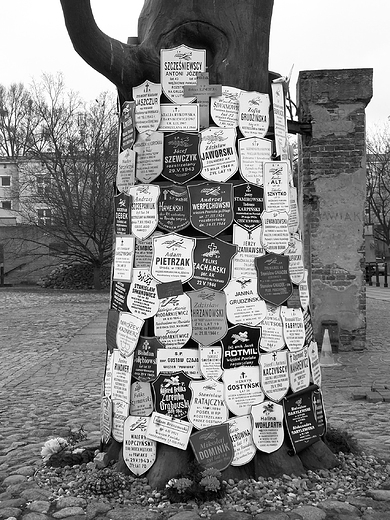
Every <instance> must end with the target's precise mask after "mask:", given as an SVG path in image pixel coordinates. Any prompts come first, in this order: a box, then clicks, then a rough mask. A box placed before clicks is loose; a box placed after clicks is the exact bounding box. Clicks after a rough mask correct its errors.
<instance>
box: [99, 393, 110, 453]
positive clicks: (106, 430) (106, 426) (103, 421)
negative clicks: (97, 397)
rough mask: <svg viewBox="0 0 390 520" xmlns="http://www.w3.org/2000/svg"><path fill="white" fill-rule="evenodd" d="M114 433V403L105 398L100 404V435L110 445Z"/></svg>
mask: <svg viewBox="0 0 390 520" xmlns="http://www.w3.org/2000/svg"><path fill="white" fill-rule="evenodd" d="M111 431H112V401H111V399H110V398H109V397H108V396H104V397H102V399H101V402H100V434H101V437H102V440H103V442H104V443H106V444H107V443H108V442H109V441H110V438H111Z"/></svg>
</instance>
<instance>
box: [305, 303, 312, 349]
mask: <svg viewBox="0 0 390 520" xmlns="http://www.w3.org/2000/svg"><path fill="white" fill-rule="evenodd" d="M303 324H304V326H305V345H310V342H311V341H313V339H314V335H313V324H312V321H311V313H310V309H309V308H307V309H306V310H304V311H303Z"/></svg>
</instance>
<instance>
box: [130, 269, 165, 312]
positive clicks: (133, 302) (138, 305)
mask: <svg viewBox="0 0 390 520" xmlns="http://www.w3.org/2000/svg"><path fill="white" fill-rule="evenodd" d="M156 285H157V282H156V280H155V279H154V278H153V276H152V275H151V274H150V273H149V271H146V270H144V269H133V279H132V281H131V284H130V289H129V294H128V295H127V307H128V309H129V311H130V312H131V314H133V315H134V316H137V318H141V319H144V320H146V319H147V318H151V317H152V316H154V315H155V314H156V312H157V311H158V306H159V300H158V297H157V289H156Z"/></svg>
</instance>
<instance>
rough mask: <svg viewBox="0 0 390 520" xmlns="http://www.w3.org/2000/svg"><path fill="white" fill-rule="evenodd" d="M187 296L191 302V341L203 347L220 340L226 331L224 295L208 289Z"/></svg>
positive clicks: (191, 292)
mask: <svg viewBox="0 0 390 520" xmlns="http://www.w3.org/2000/svg"><path fill="white" fill-rule="evenodd" d="M187 294H188V296H189V298H190V300H191V318H192V335H191V337H192V339H193V340H194V341H196V342H197V343H199V344H200V345H203V346H209V345H212V344H213V343H215V342H217V341H219V340H220V339H222V338H223V337H224V335H225V334H226V332H227V329H228V324H227V319H226V296H225V294H224V293H223V292H219V291H214V290H213V289H210V288H209V287H204V288H203V289H200V290H199V291H190V292H188V293H187Z"/></svg>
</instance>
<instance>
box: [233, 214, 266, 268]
mask: <svg viewBox="0 0 390 520" xmlns="http://www.w3.org/2000/svg"><path fill="white" fill-rule="evenodd" d="M261 230H262V229H261V227H258V228H256V229H254V230H253V231H251V232H248V231H246V230H245V229H244V228H242V227H240V226H237V224H233V244H235V245H236V246H237V254H236V255H235V256H234V258H233V278H257V271H256V267H255V258H257V257H259V256H263V255H264V254H265V252H264V248H263V246H262V244H261V238H260V236H261Z"/></svg>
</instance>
